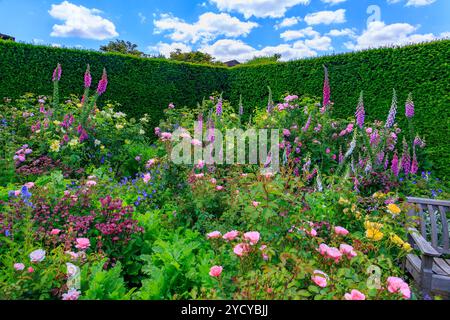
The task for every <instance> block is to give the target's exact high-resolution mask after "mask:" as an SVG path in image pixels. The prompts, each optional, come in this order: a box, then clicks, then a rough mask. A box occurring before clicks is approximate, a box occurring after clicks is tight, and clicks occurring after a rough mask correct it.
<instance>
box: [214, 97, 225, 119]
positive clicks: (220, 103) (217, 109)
mask: <svg viewBox="0 0 450 320" xmlns="http://www.w3.org/2000/svg"><path fill="white" fill-rule="evenodd" d="M222 104H223V102H222V98H220V99H219V102H217V106H216V115H218V116H221V115H222Z"/></svg>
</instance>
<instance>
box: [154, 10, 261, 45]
mask: <svg viewBox="0 0 450 320" xmlns="http://www.w3.org/2000/svg"><path fill="white" fill-rule="evenodd" d="M153 23H154V25H155V27H156V28H155V33H162V32H164V31H171V33H170V34H169V38H170V39H172V40H173V41H178V42H192V43H196V42H198V41H202V42H208V41H211V40H214V39H216V38H217V37H218V36H221V35H224V36H227V37H232V38H235V37H240V36H247V35H248V34H249V33H250V32H251V30H252V29H253V28H256V27H258V26H259V25H258V24H257V23H255V22H250V21H249V22H244V21H241V20H239V19H238V18H235V17H232V16H230V15H229V14H227V13H220V14H216V13H212V12H206V13H204V14H202V15H201V16H199V18H198V21H197V22H195V23H193V24H189V23H187V22H185V21H184V20H182V19H180V18H177V17H174V16H172V15H170V14H162V15H160V17H159V19H158V20H154V21H153Z"/></svg>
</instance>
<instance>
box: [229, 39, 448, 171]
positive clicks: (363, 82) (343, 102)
mask: <svg viewBox="0 0 450 320" xmlns="http://www.w3.org/2000/svg"><path fill="white" fill-rule="evenodd" d="M323 65H326V66H327V67H328V70H329V73H330V85H331V100H332V101H333V102H334V103H335V106H334V111H333V112H334V114H335V115H336V116H338V117H342V118H346V117H349V116H351V115H353V114H354V113H355V109H356V105H357V102H358V97H359V93H360V91H361V90H364V101H365V107H366V113H367V118H368V119H369V120H375V119H378V120H383V121H384V120H385V119H386V117H387V114H388V112H389V108H390V104H391V99H392V89H393V88H395V89H396V90H397V95H398V100H399V109H398V112H397V119H398V121H399V122H400V124H401V125H402V128H408V126H407V125H406V118H405V116H404V114H405V107H404V103H405V101H406V98H407V95H408V93H409V92H412V94H413V100H414V103H415V109H416V116H415V117H414V120H413V121H414V126H415V128H416V130H417V131H418V132H419V133H420V134H421V136H425V138H426V142H427V152H428V154H429V159H430V160H431V162H433V164H434V167H435V168H436V169H437V170H439V171H440V174H441V175H443V176H448V174H449V173H450V165H449V159H450V147H449V137H450V135H449V119H450V117H449V113H450V111H449V109H450V40H443V41H437V42H431V43H425V44H419V45H412V46H406V47H400V48H382V49H375V50H368V51H362V52H356V53H349V54H341V55H335V56H325V57H320V58H313V59H306V60H298V61H293V62H286V63H277V64H267V65H261V66H245V65H243V66H239V67H235V68H233V69H231V70H230V73H229V76H228V83H229V85H230V91H229V92H228V96H229V98H230V99H231V101H233V102H235V103H236V102H237V101H238V100H239V95H240V94H242V98H243V101H245V102H246V103H247V108H253V107H254V106H261V105H265V104H267V96H268V90H267V86H270V87H271V89H272V91H273V95H274V98H279V97H281V95H282V94H285V93H287V92H289V93H295V94H310V95H315V96H321V93H322V85H323Z"/></svg>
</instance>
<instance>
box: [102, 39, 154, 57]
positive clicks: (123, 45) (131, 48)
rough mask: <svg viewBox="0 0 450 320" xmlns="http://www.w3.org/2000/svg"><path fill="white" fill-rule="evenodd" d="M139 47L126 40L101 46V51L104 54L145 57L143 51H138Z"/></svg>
mask: <svg viewBox="0 0 450 320" xmlns="http://www.w3.org/2000/svg"><path fill="white" fill-rule="evenodd" d="M137 47H138V45H137V44H134V43H131V42H130V41H125V40H116V41H110V42H109V43H108V44H107V45H104V46H101V47H100V50H101V51H104V52H120V53H123V54H130V55H132V56H137V57H143V56H145V55H144V53H143V52H142V51H139V50H137Z"/></svg>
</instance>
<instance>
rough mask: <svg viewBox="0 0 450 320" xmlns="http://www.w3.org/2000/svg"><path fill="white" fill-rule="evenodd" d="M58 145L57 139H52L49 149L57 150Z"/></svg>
mask: <svg viewBox="0 0 450 320" xmlns="http://www.w3.org/2000/svg"><path fill="white" fill-rule="evenodd" d="M59 146H60V143H59V141H58V140H53V141H52V143H51V144H50V150H52V151H53V152H58V151H59Z"/></svg>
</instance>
